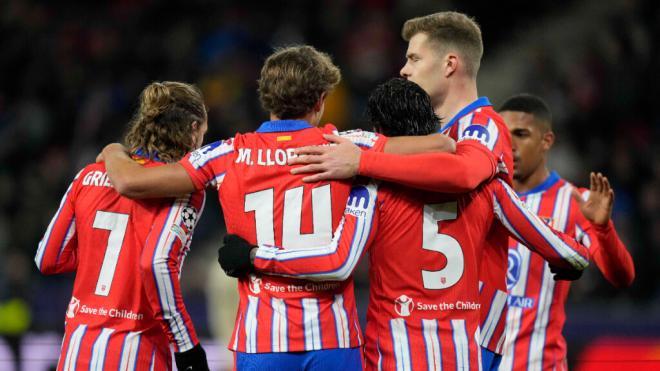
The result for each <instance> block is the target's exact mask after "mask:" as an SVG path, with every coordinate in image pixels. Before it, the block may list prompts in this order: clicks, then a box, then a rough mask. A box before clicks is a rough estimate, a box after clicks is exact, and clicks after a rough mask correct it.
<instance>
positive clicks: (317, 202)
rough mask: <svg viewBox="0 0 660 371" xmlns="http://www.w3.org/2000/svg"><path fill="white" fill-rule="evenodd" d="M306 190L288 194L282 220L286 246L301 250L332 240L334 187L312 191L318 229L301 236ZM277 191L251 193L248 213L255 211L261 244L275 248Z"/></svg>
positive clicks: (315, 226)
mask: <svg viewBox="0 0 660 371" xmlns="http://www.w3.org/2000/svg"><path fill="white" fill-rule="evenodd" d="M303 188H304V187H296V188H291V189H288V190H287V191H286V192H284V211H283V217H282V246H286V247H287V248H291V249H300V248H305V247H309V246H319V245H323V244H326V243H328V242H329V241H330V240H331V239H332V204H331V202H332V201H331V200H332V198H331V195H330V185H329V184H326V185H324V186H320V187H316V188H313V189H312V215H313V217H312V222H313V226H314V230H313V232H312V233H309V234H301V233H300V223H301V221H302V207H303V205H302V204H303ZM274 197H275V196H274V189H273V188H270V189H264V190H263V191H259V192H253V193H248V194H246V195H245V209H244V210H245V212H246V213H247V212H251V211H254V221H255V222H256V225H255V226H256V230H257V243H258V244H259V245H271V246H274V245H275V228H274V221H273V219H274V204H275V198H274Z"/></svg>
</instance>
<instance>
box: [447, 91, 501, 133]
mask: <svg viewBox="0 0 660 371" xmlns="http://www.w3.org/2000/svg"><path fill="white" fill-rule="evenodd" d="M486 106H492V104H491V103H490V101H489V100H488V98H487V97H479V99H477V100H475V101H474V102H472V103H470V104H468V105H467V106H465V108H463V109H462V110H460V111H458V113H457V114H456V115H455V116H454V117H452V118H451V120H449V122H448V123H447V124H446V125H445V126H443V127H442V128H440V131H438V133H444V132H445V130H447V129H449V128H450V127H452V126H454V124H456V122H457V121H458V120H460V118H461V117H463V116H465V115H467V114H468V113H470V112H472V111H474V110H476V109H477V108H480V107H486Z"/></svg>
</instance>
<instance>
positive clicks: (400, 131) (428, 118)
mask: <svg viewBox="0 0 660 371" xmlns="http://www.w3.org/2000/svg"><path fill="white" fill-rule="evenodd" d="M366 116H367V121H368V122H369V123H371V124H372V125H373V126H374V128H375V130H376V131H378V132H381V133H383V134H385V135H387V136H401V135H426V134H431V133H434V132H436V131H438V129H439V127H440V118H439V117H438V116H437V115H436V114H435V112H434V111H433V106H432V105H431V98H429V95H428V94H426V92H425V91H424V89H422V88H421V87H419V85H417V84H415V83H414V82H412V81H408V80H405V79H402V78H394V79H391V80H388V81H387V82H385V83H383V84H380V85H378V86H377V87H376V88H375V89H374V90H373V91H372V92H371V94H370V95H369V99H368V101H367V111H366Z"/></svg>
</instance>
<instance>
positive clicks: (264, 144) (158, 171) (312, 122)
mask: <svg viewBox="0 0 660 371" xmlns="http://www.w3.org/2000/svg"><path fill="white" fill-rule="evenodd" d="M339 80H340V72H339V69H338V68H337V67H336V66H335V65H334V64H333V63H332V61H331V60H330V57H329V56H328V55H327V54H325V53H321V52H319V51H317V50H316V49H314V48H313V47H310V46H296V47H289V48H284V49H280V50H277V51H276V52H275V53H273V54H272V55H271V56H269V57H268V58H267V59H266V61H265V63H264V66H263V68H262V70H261V76H260V78H259V96H260V100H261V103H262V106H263V107H264V108H265V109H266V110H267V111H269V112H270V118H271V121H267V122H265V123H263V124H262V125H261V126H260V127H259V129H257V131H256V132H254V133H248V134H237V135H236V136H235V137H234V138H232V139H229V140H224V141H218V142H215V143H212V144H210V145H207V146H205V147H203V148H200V149H199V150H197V151H194V152H192V153H191V154H189V155H188V156H186V157H185V158H184V159H183V160H182V161H180V162H179V163H178V164H171V165H168V166H162V167H158V168H142V167H140V166H138V165H136V164H135V163H134V162H132V161H129V159H128V158H127V156H126V155H125V153H124V152H123V151H124V150H123V148H122V147H121V146H118V145H110V146H108V147H106V149H105V150H104V151H103V154H102V156H103V158H104V159H105V161H106V166H107V168H108V174H109V176H110V179H111V180H112V182H113V184H114V185H115V186H116V188H117V189H118V190H119V192H120V193H123V194H125V195H128V196H130V197H159V196H165V195H177V194H180V193H185V192H190V191H193V190H202V189H204V188H205V187H207V186H213V187H216V188H217V189H218V194H219V199H220V203H221V204H222V208H223V213H224V217H225V222H226V225H227V231H228V232H229V233H232V234H237V235H239V236H241V237H243V238H245V239H247V240H248V241H250V243H253V244H256V243H259V244H271V245H274V244H277V245H286V246H289V247H291V248H306V247H309V246H318V245H322V244H326V243H329V242H330V241H331V240H332V232H333V230H334V229H335V228H336V227H337V225H338V224H339V220H340V219H341V216H342V212H343V208H344V205H345V204H346V199H347V197H348V194H349V191H350V183H348V182H316V183H311V184H305V183H303V182H302V181H301V176H294V175H291V174H290V169H291V166H290V165H288V160H289V159H290V158H291V157H292V156H293V151H294V149H295V148H297V147H300V146H304V145H313V144H325V143H327V142H326V141H325V140H324V139H323V136H322V135H323V134H324V133H326V134H329V133H336V129H335V128H334V127H333V126H332V125H326V126H324V127H322V128H321V127H317V125H318V124H319V122H320V119H321V116H322V115H323V109H324V102H325V98H326V96H327V94H329V93H330V91H331V90H332V88H333V87H334V86H335V85H336V84H337V83H338V82H339ZM345 136H346V137H349V138H350V140H351V141H353V142H355V143H357V144H358V145H360V146H362V147H366V148H371V149H372V150H377V151H380V150H383V149H385V150H391V149H396V148H398V149H399V150H401V149H404V150H405V149H406V148H408V149H413V150H417V151H418V150H420V148H425V146H426V147H427V148H428V149H441V147H442V146H438V143H440V144H442V143H448V144H450V145H453V141H450V140H448V139H447V140H446V141H443V138H442V136H440V135H433V136H428V137H427V138H419V137H415V138H407V139H408V140H406V138H390V139H386V138H385V137H383V136H381V135H377V134H374V133H369V132H363V131H354V132H349V133H347V134H345ZM424 139H428V140H427V141H426V143H429V144H431V145H425V144H424V143H425V140H424ZM406 142H407V144H406ZM436 147H438V148H436ZM248 253H249V250H248V249H246V250H245V254H248ZM238 288H239V295H240V303H239V309H238V313H237V316H236V325H235V327H234V333H233V335H232V342H231V344H230V345H229V347H230V349H231V350H232V351H234V352H235V354H236V367H237V369H239V370H252V369H259V368H264V367H266V368H268V369H282V370H291V369H314V370H317V369H318V370H337V369H346V370H354V369H361V364H362V363H361V354H360V346H361V345H362V343H363V340H362V335H361V333H360V329H359V326H358V320H357V313H356V309H355V299H354V294H353V282H352V280H347V281H345V282H342V283H337V282H324V283H315V282H309V281H305V280H299V279H291V278H283V277H276V276H266V275H261V274H254V275H250V276H248V277H242V278H241V279H239V282H238Z"/></svg>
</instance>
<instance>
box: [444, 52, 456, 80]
mask: <svg viewBox="0 0 660 371" xmlns="http://www.w3.org/2000/svg"><path fill="white" fill-rule="evenodd" d="M458 63H459V59H458V55H457V54H455V53H447V55H445V77H449V76H451V75H453V74H454V73H455V72H456V70H457V69H458Z"/></svg>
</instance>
